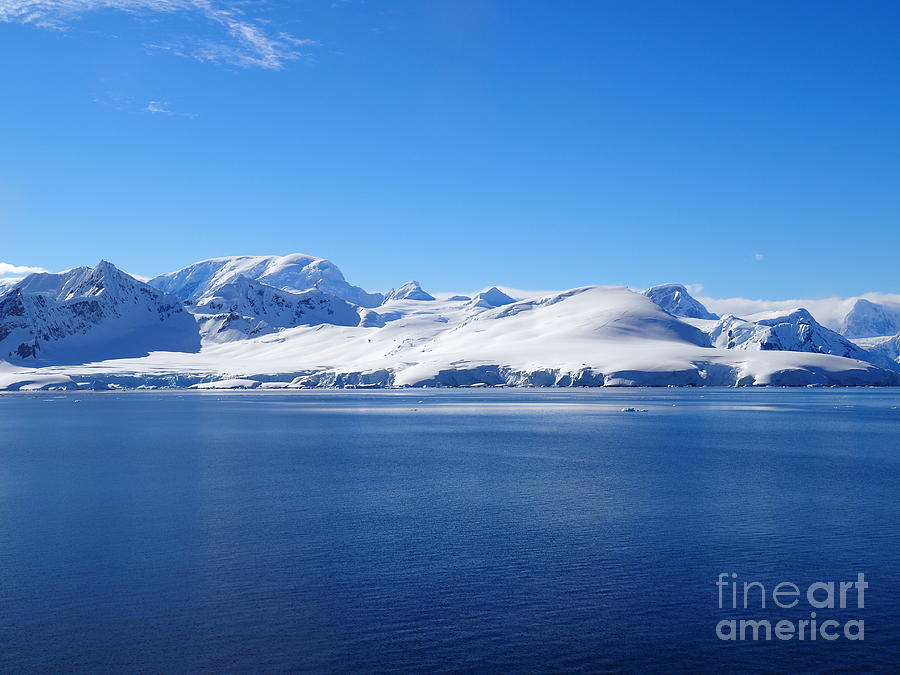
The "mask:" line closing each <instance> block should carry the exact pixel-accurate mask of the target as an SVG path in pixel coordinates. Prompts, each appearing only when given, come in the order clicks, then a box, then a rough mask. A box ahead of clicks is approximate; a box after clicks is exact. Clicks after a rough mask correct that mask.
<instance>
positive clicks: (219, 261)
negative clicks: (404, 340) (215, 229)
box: [148, 253, 384, 307]
mask: <svg viewBox="0 0 900 675" xmlns="http://www.w3.org/2000/svg"><path fill="white" fill-rule="evenodd" d="M238 277H246V278H247V279H252V280H254V281H260V282H262V283H265V284H267V285H269V286H273V287H275V288H278V289H281V290H286V291H294V292H302V291H308V290H319V291H322V292H324V293H329V294H331V295H334V296H337V297H338V298H341V299H342V300H346V301H347V302H352V303H353V304H355V305H359V306H360V307H377V306H378V305H380V304H381V303H382V301H383V299H384V296H382V295H381V294H380V293H367V292H366V291H364V290H363V289H361V288H359V287H358V286H351V285H350V284H349V283H347V281H346V279H344V275H343V274H342V273H341V271H340V269H338V267H337V266H336V265H335V264H334V263H332V262H331V261H330V260H325V259H324V258H316V257H315V256H311V255H305V254H303V253H294V254H291V255H285V256H232V257H228V258H212V259H210V260H202V261H200V262H197V263H194V264H193V265H188V266H187V267H185V268H183V269H180V270H178V271H177V272H170V273H169V274H161V275H159V276H158V277H155V278H153V279H151V280H150V281H149V282H148V283H149V284H150V285H151V286H153V287H154V288H158V289H160V290H162V291H165V292H166V293H171V294H172V295H175V296H177V297H179V298H181V299H182V300H197V299H198V298H201V297H203V296H205V295H209V294H210V293H212V292H214V291H215V290H216V289H218V288H219V287H221V286H224V285H226V284H228V283H231V282H232V281H234V280H235V279H237V278H238Z"/></svg>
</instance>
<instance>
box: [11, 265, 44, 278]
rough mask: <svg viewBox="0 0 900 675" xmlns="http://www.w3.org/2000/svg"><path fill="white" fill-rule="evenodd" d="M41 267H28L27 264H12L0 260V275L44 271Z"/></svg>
mask: <svg viewBox="0 0 900 675" xmlns="http://www.w3.org/2000/svg"><path fill="white" fill-rule="evenodd" d="M46 271H47V270H45V269H44V268H43V267H28V266H27V265H13V264H11V263H7V262H0V277H8V276H13V275H14V276H23V275H25V274H34V273H35V272H46Z"/></svg>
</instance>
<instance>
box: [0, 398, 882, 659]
mask: <svg viewBox="0 0 900 675" xmlns="http://www.w3.org/2000/svg"><path fill="white" fill-rule="evenodd" d="M624 407H635V408H638V409H640V410H646V412H622V408H624ZM720 573H726V574H731V573H735V574H737V575H738V581H739V582H742V581H759V582H761V583H763V584H764V585H766V587H767V588H771V587H774V586H775V585H776V584H778V583H779V582H791V583H794V584H796V585H797V586H798V588H804V587H808V586H809V585H810V584H811V583H813V582H816V581H824V582H827V581H837V582H839V581H854V580H856V579H857V575H858V574H860V573H863V574H864V575H865V580H866V582H867V583H868V584H869V586H868V588H867V589H866V590H865V603H864V608H860V607H858V606H857V600H858V598H857V592H856V591H852V592H851V593H850V597H851V598H852V606H850V607H847V608H845V609H840V608H836V609H820V610H818V611H817V614H818V617H819V620H820V621H821V620H826V619H833V620H835V621H836V622H838V623H839V624H840V625H843V624H844V623H845V622H846V621H849V620H863V621H864V631H865V632H864V640H848V639H846V638H845V637H844V636H843V634H841V637H840V638H839V639H837V640H833V641H828V640H824V639H822V637H821V636H820V637H819V638H818V639H817V640H815V641H813V640H810V639H808V637H807V639H805V640H803V641H801V640H799V639H797V638H796V637H795V638H794V639H791V640H778V639H775V638H773V639H772V640H771V641H765V640H759V641H753V640H744V641H740V640H738V641H723V640H720V639H719V638H718V637H717V635H716V626H717V624H718V622H719V621H721V620H729V619H732V618H734V619H741V618H745V619H746V618H752V619H769V620H771V621H772V622H773V623H774V622H775V621H778V620H781V619H784V620H790V621H797V620H799V619H804V618H806V619H808V618H809V616H810V607H809V606H808V605H806V604H805V600H804V602H803V603H802V604H801V606H798V607H796V608H794V609H781V608H778V607H775V606H773V605H772V604H771V597H770V602H769V603H767V605H766V608H765V609H762V608H760V607H759V606H758V604H757V606H756V607H751V608H750V609H748V610H744V609H739V610H735V609H734V608H732V607H730V604H726V606H725V607H724V608H723V609H720V608H719V591H720V590H721V589H720V588H718V587H717V586H716V580H717V578H718V575H719V574H720ZM728 578H731V577H728ZM730 592H731V591H730V590H728V591H726V592H725V596H726V600H727V603H730V602H731V596H730ZM753 597H756V596H755V595H754V596H753ZM898 664H900V390H886V389H885V390H876V389H861V390H844V389H803V390H784V389H752V390H751V389H739V390H735V389H727V390H725V389H722V390H717V389H697V390H671V389H663V390H653V389H638V390H588V389H579V390H575V391H551V390H490V391H488V390H445V391H441V390H430V391H409V390H406V391H379V392H353V391H322V392H285V393H277V392H273V393H267V392H259V393H248V392H245V393H235V394H227V393H225V394H223V393H183V392H182V393H179V392H159V393H154V392H148V393H94V394H90V393H69V394H53V393H34V394H8V395H0V670H3V671H4V672H17V673H21V672H82V673H103V672H132V671H139V672H166V673H172V672H191V671H206V672H283V671H309V672H388V671H405V672H486V671H492V672H503V673H517V672H523V673H525V672H528V673H547V672H614V671H627V672H648V671H649V672H653V671H665V672H831V671H847V670H864V671H869V672H885V673H887V672H896V671H897V668H898Z"/></svg>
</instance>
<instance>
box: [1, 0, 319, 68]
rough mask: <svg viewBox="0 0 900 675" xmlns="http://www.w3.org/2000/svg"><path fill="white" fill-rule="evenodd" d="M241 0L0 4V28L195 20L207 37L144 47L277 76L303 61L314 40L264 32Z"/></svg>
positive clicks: (21, 0)
mask: <svg viewBox="0 0 900 675" xmlns="http://www.w3.org/2000/svg"><path fill="white" fill-rule="evenodd" d="M242 4H246V3H244V2H242V1H241V0H220V1H218V2H217V1H215V0H0V23H21V24H29V25H33V26H38V27H40V28H50V29H56V30H63V29H65V28H67V27H68V26H69V25H70V24H72V23H73V22H74V21H76V20H78V19H80V18H81V17H82V16H83V15H85V14H89V13H91V12H96V11H99V10H115V11H121V12H125V13H128V14H132V15H135V16H142V15H154V14H170V15H175V14H187V15H192V16H194V17H200V18H202V19H204V20H205V21H206V23H207V24H209V27H210V28H212V29H214V30H213V33H214V35H213V36H212V37H203V38H189V39H180V38H179V39H174V38H173V39H172V40H165V41H163V42H161V43H159V44H151V45H147V47H149V48H151V49H161V50H166V51H169V52H172V53H174V54H177V55H179V56H186V57H190V58H194V59H197V60H198V61H206V62H213V63H227V64H231V65H236V66H240V67H243V68H266V69H269V70H279V69H281V68H283V67H284V64H285V63H286V62H287V61H291V60H294V59H298V58H300V57H301V56H303V49H304V48H306V47H312V46H317V45H318V44H319V43H318V42H316V41H315V40H309V39H305V38H298V37H295V36H293V35H290V34H289V33H285V32H279V31H267V30H266V29H265V28H263V25H262V23H263V22H262V21H260V20H259V19H254V18H253V17H250V16H248V15H247V14H246V13H245V12H244V10H242V9H241V8H240V7H239V5H242Z"/></svg>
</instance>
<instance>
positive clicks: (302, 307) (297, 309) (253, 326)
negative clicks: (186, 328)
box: [189, 276, 383, 342]
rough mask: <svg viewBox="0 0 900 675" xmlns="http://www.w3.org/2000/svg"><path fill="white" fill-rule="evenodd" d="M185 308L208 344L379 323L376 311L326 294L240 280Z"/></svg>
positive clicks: (216, 289) (221, 286)
mask: <svg viewBox="0 0 900 675" xmlns="http://www.w3.org/2000/svg"><path fill="white" fill-rule="evenodd" d="M189 308H190V311H191V312H192V313H193V314H194V315H195V316H196V317H197V319H198V321H199V322H200V325H201V327H202V333H203V336H204V339H208V340H211V341H214V342H229V341H231V340H240V339H245V338H248V337H256V336H258V335H266V334H268V333H272V332H275V330H276V329H279V328H293V327H295V326H304V325H305V326H315V325H318V324H322V323H329V324H334V325H336V326H358V325H360V324H361V323H364V324H365V325H369V326H376V325H380V324H381V323H383V322H382V320H381V318H380V316H379V315H378V313H377V312H373V311H371V310H368V309H365V308H362V307H358V306H356V305H353V304H351V303H349V302H347V301H346V300H342V299H341V298H339V297H337V296H335V295H332V294H330V293H325V292H323V291H320V290H308V291H302V292H290V291H283V290H281V289H278V288H275V287H274V286H269V285H268V284H264V283H262V282H259V281H255V280H253V279H248V278H247V277H244V276H237V277H230V278H229V281H228V282H226V283H223V284H220V285H218V286H216V287H215V288H214V289H213V290H210V291H207V292H206V294H204V295H203V296H201V297H200V298H199V299H198V300H197V301H196V302H193V303H190V304H189Z"/></svg>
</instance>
